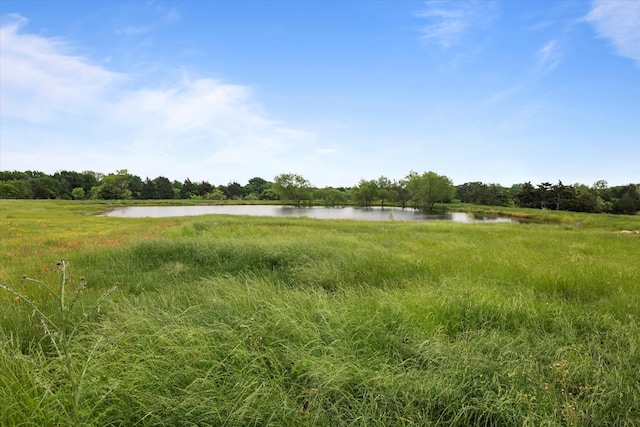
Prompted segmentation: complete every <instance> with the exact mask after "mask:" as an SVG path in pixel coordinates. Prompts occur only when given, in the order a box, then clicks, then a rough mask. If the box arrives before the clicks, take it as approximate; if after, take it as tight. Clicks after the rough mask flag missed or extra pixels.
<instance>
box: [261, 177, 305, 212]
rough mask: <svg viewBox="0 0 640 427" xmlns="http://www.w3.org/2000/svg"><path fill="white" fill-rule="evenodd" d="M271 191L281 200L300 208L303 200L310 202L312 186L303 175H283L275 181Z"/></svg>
mask: <svg viewBox="0 0 640 427" xmlns="http://www.w3.org/2000/svg"><path fill="white" fill-rule="evenodd" d="M271 189H272V190H273V192H274V193H276V194H277V195H278V198H279V199H280V200H283V201H288V202H291V203H292V204H294V205H295V206H300V203H301V202H302V201H303V200H308V197H309V195H310V190H311V184H310V183H309V181H307V180H306V179H305V178H304V177H303V176H302V175H299V174H295V173H283V174H280V175H278V176H276V177H275V178H274V179H273V185H272V187H271Z"/></svg>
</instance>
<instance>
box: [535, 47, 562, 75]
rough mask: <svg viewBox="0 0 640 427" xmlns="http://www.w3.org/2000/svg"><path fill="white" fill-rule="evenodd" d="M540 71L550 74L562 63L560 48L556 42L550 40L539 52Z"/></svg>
mask: <svg viewBox="0 0 640 427" xmlns="http://www.w3.org/2000/svg"><path fill="white" fill-rule="evenodd" d="M537 56H538V70H540V71H541V72H548V71H551V70H553V69H554V68H555V67H556V66H557V65H558V64H559V63H560V57H561V54H560V48H559V47H558V42H557V41H556V40H550V41H549V42H547V43H546V44H545V45H544V46H542V47H541V48H540V49H539V50H538V54H537Z"/></svg>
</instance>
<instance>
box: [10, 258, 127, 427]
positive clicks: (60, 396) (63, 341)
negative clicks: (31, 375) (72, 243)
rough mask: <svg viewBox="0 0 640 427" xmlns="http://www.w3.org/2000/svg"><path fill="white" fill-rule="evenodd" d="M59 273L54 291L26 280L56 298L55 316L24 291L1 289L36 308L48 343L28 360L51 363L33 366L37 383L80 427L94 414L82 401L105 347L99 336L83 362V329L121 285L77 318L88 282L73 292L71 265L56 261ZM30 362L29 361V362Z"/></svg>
mask: <svg viewBox="0 0 640 427" xmlns="http://www.w3.org/2000/svg"><path fill="white" fill-rule="evenodd" d="M56 266H57V268H58V272H59V274H60V283H59V287H58V288H57V289H56V290H54V289H53V288H51V287H50V286H49V285H47V284H46V283H45V282H43V281H41V280H37V279H33V278H31V277H28V276H26V275H24V276H23V277H22V278H23V280H26V281H27V282H30V283H35V284H37V285H38V286H39V287H41V288H42V289H43V290H45V291H46V292H47V294H48V296H52V297H54V298H55V300H56V301H57V304H56V306H57V309H56V310H55V311H54V313H47V312H46V310H45V309H43V308H41V306H40V305H39V304H38V303H37V302H36V301H35V300H34V299H31V298H30V297H28V296H27V295H26V293H24V292H19V291H18V290H16V289H15V288H13V287H10V286H8V285H6V284H0V288H2V289H4V290H6V291H8V292H11V293H12V294H13V295H14V300H15V301H16V302H24V303H25V304H27V305H28V306H29V307H31V308H32V309H33V312H32V315H35V316H37V317H38V321H39V323H40V325H41V327H42V332H43V336H44V338H46V340H43V341H40V346H39V347H38V348H37V349H36V354H35V355H23V356H22V358H23V360H25V358H27V357H28V356H30V358H31V359H39V360H40V361H42V359H44V360H45V361H46V362H47V363H46V364H47V369H45V370H41V369H40V370H38V369H37V367H38V365H37V364H35V363H34V364H33V368H36V371H39V372H38V373H36V375H35V378H36V382H37V383H38V384H39V385H40V387H41V388H42V389H43V390H44V393H45V394H47V395H50V396H51V397H53V398H54V400H55V402H56V404H57V406H58V407H59V409H60V410H61V411H62V413H63V414H64V418H65V421H66V423H67V424H69V425H73V426H79V425H81V424H82V421H83V419H86V418H87V417H88V416H90V415H91V410H90V409H89V408H84V407H82V406H81V402H82V398H83V396H84V393H85V391H86V387H87V386H89V384H88V381H87V377H88V369H89V368H90V365H91V361H92V359H94V357H95V356H96V354H97V353H98V352H100V351H101V350H102V349H103V348H105V343H104V342H103V341H104V340H103V338H102V337H99V338H98V339H97V340H96V341H95V342H94V343H93V344H92V346H91V349H90V350H89V351H88V354H87V355H86V357H84V358H83V359H81V360H80V359H79V356H80V354H81V352H78V351H77V348H76V347H77V346H78V345H83V344H84V343H83V340H82V339H81V338H80V336H79V335H80V333H81V331H82V328H83V327H84V326H85V325H86V324H87V322H88V319H89V317H90V316H91V315H92V314H93V313H95V312H97V311H98V310H99V309H100V306H101V304H102V303H103V301H104V300H105V299H106V298H108V296H109V295H110V294H111V293H112V292H113V291H115V289H116V288H117V285H114V287H112V288H111V289H110V290H109V291H107V292H106V293H105V294H104V295H103V296H102V297H101V298H99V299H98V301H97V302H96V303H95V304H94V305H93V306H92V307H91V308H90V309H89V310H88V311H87V312H86V313H84V314H83V315H81V316H79V317H78V316H77V315H76V311H77V310H76V308H77V307H78V305H77V303H78V301H79V299H80V296H81V295H82V293H83V292H84V290H85V289H86V287H87V281H86V279H85V278H84V277H81V278H80V280H79V283H78V285H77V286H76V287H75V291H70V289H69V286H70V282H71V281H70V276H69V273H68V271H67V270H68V267H69V263H68V261H65V260H64V259H61V260H60V261H57V262H56ZM25 361H27V362H29V360H25ZM44 373H49V377H50V378H48V379H45V378H41V377H40V375H39V374H44Z"/></svg>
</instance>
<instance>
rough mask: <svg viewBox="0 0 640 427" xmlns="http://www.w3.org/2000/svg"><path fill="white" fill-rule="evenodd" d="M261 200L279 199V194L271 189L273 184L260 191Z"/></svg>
mask: <svg viewBox="0 0 640 427" xmlns="http://www.w3.org/2000/svg"><path fill="white" fill-rule="evenodd" d="M260 200H278V195H277V194H276V193H275V192H274V191H273V190H272V189H271V186H270V187H269V188H267V189H266V190H264V191H263V192H262V193H260Z"/></svg>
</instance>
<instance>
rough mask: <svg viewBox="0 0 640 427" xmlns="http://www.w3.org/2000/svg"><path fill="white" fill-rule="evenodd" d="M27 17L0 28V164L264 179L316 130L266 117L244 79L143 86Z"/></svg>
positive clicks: (308, 146)
mask: <svg viewBox="0 0 640 427" xmlns="http://www.w3.org/2000/svg"><path fill="white" fill-rule="evenodd" d="M25 24H26V20H25V19H24V18H22V17H20V16H12V17H10V19H9V20H7V21H6V24H5V22H3V25H2V27H1V28H0V31H1V32H0V41H1V43H2V44H1V45H0V63H1V65H2V73H0V76H1V79H0V94H1V95H2V96H1V101H2V103H1V110H0V118H1V119H2V127H1V128H0V134H1V138H2V144H1V145H0V149H1V150H2V156H1V157H2V168H6V169H16V170H42V171H45V172H49V173H52V172H54V171H56V170H61V169H70V170H78V171H81V170H86V169H92V170H96V171H100V172H112V171H115V170H118V169H123V168H127V169H129V170H130V171H132V173H136V174H141V175H144V174H145V173H146V174H148V175H149V176H151V177H155V176H158V175H160V174H162V175H165V176H169V177H171V178H173V179H184V178H186V177H188V176H190V177H192V178H198V176H199V178H200V179H214V178H212V177H215V176H226V177H227V179H242V178H244V176H243V174H244V173H248V174H257V173H259V171H266V172H263V173H264V174H266V175H265V176H266V177H267V178H271V177H272V176H275V174H276V172H277V169H271V168H269V165H270V164H273V165H277V166H279V167H282V163H281V161H283V160H285V161H286V159H292V161H291V163H295V158H296V156H297V155H299V156H300V157H302V156H303V155H306V154H308V153H311V152H313V147H312V146H313V144H314V142H315V136H314V135H312V134H310V133H308V132H305V131H301V130H298V129H294V128H292V127H290V126H286V125H284V124H282V123H280V122H277V121H275V120H273V119H271V118H270V117H269V116H268V114H267V113H266V112H265V111H264V109H263V108H262V107H261V106H260V105H259V104H258V103H257V102H256V101H255V97H254V95H253V93H252V90H251V89H250V88H249V87H247V86H243V85H237V84H228V83H225V82H221V81H218V80H214V79H209V78H197V79H194V78H191V77H189V76H188V75H185V76H183V77H182V78H181V79H178V80H169V81H167V80H164V81H163V83H162V84H161V83H154V82H152V81H149V80H145V84H146V86H145V87H141V86H140V84H138V82H136V81H135V79H134V78H133V77H131V76H128V75H125V74H119V73H115V72H112V71H110V70H109V69H107V68H105V67H104V66H101V65H95V64H93V63H91V61H89V60H88V59H86V58H84V57H82V56H79V55H77V54H74V53H73V49H72V46H70V45H69V43H66V42H64V41H62V40H60V39H55V38H46V37H43V36H40V35H34V34H28V33H24V32H22V31H21V30H22V28H23V27H24V25H25ZM289 151H290V152H291V153H293V154H289V153H288V152H289ZM296 153H298V154H296ZM245 170H246V172H245ZM154 171H155V172H154ZM216 172H217V174H216ZM238 174H242V175H241V176H238ZM251 176H255V175H251ZM247 178H250V176H249V177H247ZM220 179H223V178H220Z"/></svg>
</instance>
